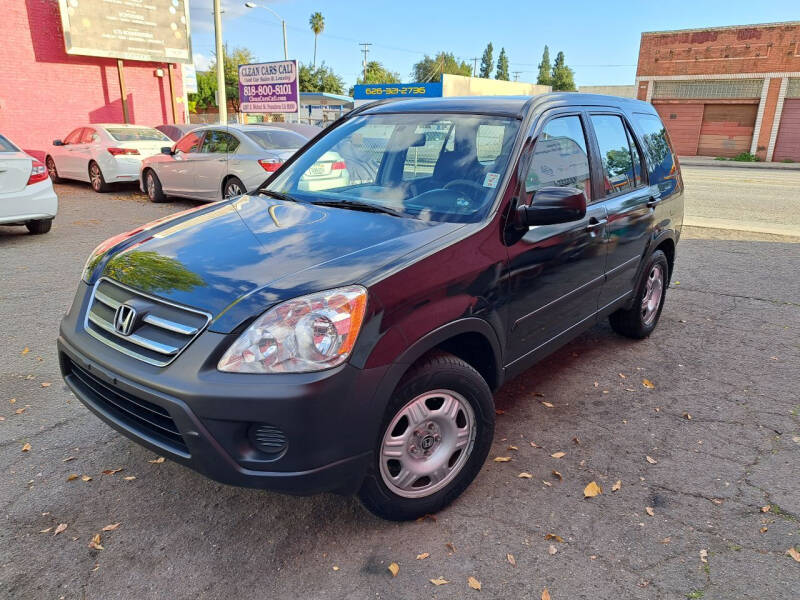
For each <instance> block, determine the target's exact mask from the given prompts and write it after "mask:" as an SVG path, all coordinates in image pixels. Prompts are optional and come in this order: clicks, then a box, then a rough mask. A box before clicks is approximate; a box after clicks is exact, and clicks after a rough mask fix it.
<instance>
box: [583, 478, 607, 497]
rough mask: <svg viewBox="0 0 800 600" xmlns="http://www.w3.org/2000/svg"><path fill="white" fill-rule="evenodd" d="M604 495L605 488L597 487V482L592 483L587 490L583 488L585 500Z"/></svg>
mask: <svg viewBox="0 0 800 600" xmlns="http://www.w3.org/2000/svg"><path fill="white" fill-rule="evenodd" d="M602 493H603V488H601V487H600V486H599V485H597V482H596V481H592V482H590V483H589V485H587V486H586V487H585V488H583V497H584V498H594V497H595V496H597V495H599V494H602Z"/></svg>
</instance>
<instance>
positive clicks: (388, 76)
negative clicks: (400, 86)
mask: <svg viewBox="0 0 800 600" xmlns="http://www.w3.org/2000/svg"><path fill="white" fill-rule="evenodd" d="M356 83H400V73H395V72H393V71H388V70H387V69H386V68H384V66H383V65H382V64H381V63H379V62H378V61H377V60H371V61H369V62H368V63H367V78H366V79H364V76H363V75H362V76H361V77H359V78H358V79H356Z"/></svg>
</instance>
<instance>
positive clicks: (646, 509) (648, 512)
mask: <svg viewBox="0 0 800 600" xmlns="http://www.w3.org/2000/svg"><path fill="white" fill-rule="evenodd" d="M644 511H645V512H646V513H647V514H648V515H650V516H651V517H654V516H656V513H655V511H654V510H653V507H652V506H648V507H646V508H645V509H644Z"/></svg>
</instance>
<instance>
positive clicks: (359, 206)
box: [311, 200, 409, 218]
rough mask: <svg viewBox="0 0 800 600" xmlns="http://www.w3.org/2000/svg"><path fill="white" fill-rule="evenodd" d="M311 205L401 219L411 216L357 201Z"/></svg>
mask: <svg viewBox="0 0 800 600" xmlns="http://www.w3.org/2000/svg"><path fill="white" fill-rule="evenodd" d="M311 204H316V205H317V206H332V207H333V208H346V209H349V210H361V211H364V212H374V213H384V214H387V215H392V216H393V217H401V218H406V217H408V216H409V215H407V214H405V213H401V212H400V211H397V210H394V209H393V208H389V207H387V206H380V205H379V204H370V203H369V202H356V201H355V200H315V201H313V202H312V203H311Z"/></svg>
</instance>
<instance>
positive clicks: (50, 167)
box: [44, 156, 63, 183]
mask: <svg viewBox="0 0 800 600" xmlns="http://www.w3.org/2000/svg"><path fill="white" fill-rule="evenodd" d="M44 164H45V165H46V166H47V174H48V175H49V176H50V181H52V182H53V183H61V182H62V181H63V180H62V179H61V177H59V176H58V169H56V161H54V160H53V157H52V156H48V157H47V158H46V159H45V160H44Z"/></svg>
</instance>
